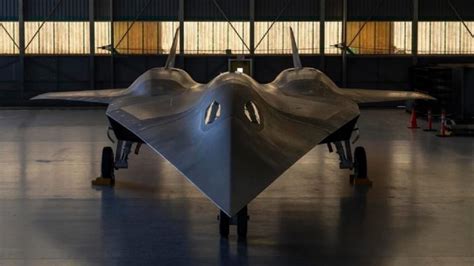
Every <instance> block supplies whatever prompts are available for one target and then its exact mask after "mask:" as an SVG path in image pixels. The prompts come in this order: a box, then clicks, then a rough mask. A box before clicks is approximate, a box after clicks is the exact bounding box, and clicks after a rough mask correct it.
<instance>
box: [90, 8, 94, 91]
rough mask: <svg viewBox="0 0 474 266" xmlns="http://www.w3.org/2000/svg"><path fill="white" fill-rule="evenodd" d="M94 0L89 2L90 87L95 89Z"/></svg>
mask: <svg viewBox="0 0 474 266" xmlns="http://www.w3.org/2000/svg"><path fill="white" fill-rule="evenodd" d="M94 13H95V12H94V0H89V82H90V83H89V87H90V89H91V90H94V89H95V27H94V22H95V16H94Z"/></svg>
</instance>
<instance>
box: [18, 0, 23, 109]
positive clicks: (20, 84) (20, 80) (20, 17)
mask: <svg viewBox="0 0 474 266" xmlns="http://www.w3.org/2000/svg"><path fill="white" fill-rule="evenodd" d="M18 23H19V27H18V34H19V43H18V46H19V51H18V53H19V57H18V61H19V62H18V63H19V64H18V65H19V66H18V89H19V93H18V95H19V98H20V100H23V94H24V92H25V16H24V0H18Z"/></svg>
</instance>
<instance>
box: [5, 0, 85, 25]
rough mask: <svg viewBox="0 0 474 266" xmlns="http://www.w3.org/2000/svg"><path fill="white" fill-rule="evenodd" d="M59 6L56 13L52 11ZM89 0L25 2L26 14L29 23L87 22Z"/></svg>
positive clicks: (27, 0)
mask: <svg viewBox="0 0 474 266" xmlns="http://www.w3.org/2000/svg"><path fill="white" fill-rule="evenodd" d="M2 1H4V0H2ZM55 6H57V8H56V9H55V11H54V12H52V10H53V9H54V7H55ZM88 10H89V1H88V0H25V3H24V12H25V20H27V21H42V20H45V19H46V18H47V17H48V15H49V14H50V13H52V14H51V16H50V17H49V18H48V20H50V21H87V20H89V15H88V14H89V12H88Z"/></svg>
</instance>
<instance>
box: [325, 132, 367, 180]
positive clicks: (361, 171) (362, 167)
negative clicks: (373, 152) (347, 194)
mask: <svg viewBox="0 0 474 266" xmlns="http://www.w3.org/2000/svg"><path fill="white" fill-rule="evenodd" d="M334 145H335V146H336V152H337V154H338V155H339V160H340V164H339V168H341V169H350V170H353V174H352V175H351V176H350V183H351V185H368V186H371V185H372V181H371V180H369V178H368V177H367V156H366V153H365V149H364V148H363V147H356V148H355V150H354V155H353V156H352V149H351V142H350V141H349V140H346V141H344V143H342V142H335V143H334ZM328 147H329V151H332V146H331V145H328Z"/></svg>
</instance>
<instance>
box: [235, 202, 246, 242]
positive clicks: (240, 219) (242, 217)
mask: <svg viewBox="0 0 474 266" xmlns="http://www.w3.org/2000/svg"><path fill="white" fill-rule="evenodd" d="M248 221H249V216H248V213H247V206H245V207H244V208H243V209H242V210H240V211H239V212H238V213H237V235H238V236H239V238H241V239H245V238H246V237H247V224H248Z"/></svg>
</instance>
